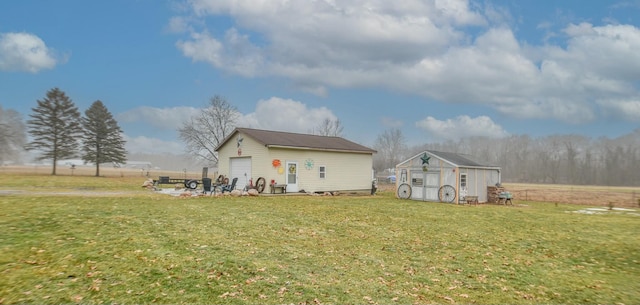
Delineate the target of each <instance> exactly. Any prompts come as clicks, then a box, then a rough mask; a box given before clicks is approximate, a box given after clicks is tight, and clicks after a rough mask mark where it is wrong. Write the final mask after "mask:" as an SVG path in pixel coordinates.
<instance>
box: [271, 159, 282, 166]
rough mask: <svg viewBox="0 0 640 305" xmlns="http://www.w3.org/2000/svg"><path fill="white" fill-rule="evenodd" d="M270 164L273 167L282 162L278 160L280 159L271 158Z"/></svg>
mask: <svg viewBox="0 0 640 305" xmlns="http://www.w3.org/2000/svg"><path fill="white" fill-rule="evenodd" d="M271 165H273V167H280V165H282V163H281V162H280V159H273V161H271Z"/></svg>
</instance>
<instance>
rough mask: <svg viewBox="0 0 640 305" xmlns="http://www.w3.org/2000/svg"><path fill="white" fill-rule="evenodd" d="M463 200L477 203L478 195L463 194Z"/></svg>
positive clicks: (468, 202)
mask: <svg viewBox="0 0 640 305" xmlns="http://www.w3.org/2000/svg"><path fill="white" fill-rule="evenodd" d="M464 200H465V201H466V202H467V204H469V205H470V204H472V203H473V204H475V205H477V204H478V196H464Z"/></svg>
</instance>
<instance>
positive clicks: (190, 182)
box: [185, 180, 198, 190]
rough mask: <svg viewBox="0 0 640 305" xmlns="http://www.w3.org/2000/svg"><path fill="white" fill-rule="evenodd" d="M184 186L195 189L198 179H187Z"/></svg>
mask: <svg viewBox="0 0 640 305" xmlns="http://www.w3.org/2000/svg"><path fill="white" fill-rule="evenodd" d="M185 186H186V187H187V188H188V189H192V190H195V189H197V188H198V181H196V180H189V181H187V183H186V184H185Z"/></svg>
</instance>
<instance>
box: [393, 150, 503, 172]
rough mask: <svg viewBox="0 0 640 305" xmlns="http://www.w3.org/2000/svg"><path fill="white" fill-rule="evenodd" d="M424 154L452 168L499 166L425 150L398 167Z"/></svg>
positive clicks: (455, 154)
mask: <svg viewBox="0 0 640 305" xmlns="http://www.w3.org/2000/svg"><path fill="white" fill-rule="evenodd" d="M424 153H428V154H430V155H432V156H435V157H437V158H439V159H442V160H444V161H445V162H448V163H451V164H452V165H454V166H457V167H474V168H492V169H499V168H500V167H499V166H496V165H487V164H481V163H478V162H476V161H474V160H471V159H470V158H471V157H466V156H465V155H462V154H457V153H452V152H442V151H435V150H426V151H423V152H421V153H419V154H417V155H415V156H413V157H411V158H409V159H408V160H406V161H404V162H402V163H400V164H398V165H402V164H403V163H406V162H409V161H411V160H413V159H414V158H416V157H418V156H420V155H422V154H424Z"/></svg>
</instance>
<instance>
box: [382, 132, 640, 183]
mask: <svg viewBox="0 0 640 305" xmlns="http://www.w3.org/2000/svg"><path fill="white" fill-rule="evenodd" d="M405 143H406V139H405V138H404V137H403V135H402V132H401V131H400V130H398V129H390V130H387V131H385V132H384V133H382V134H381V135H379V136H378V138H377V140H376V144H375V145H374V148H375V149H376V150H378V154H377V155H376V156H375V157H374V166H375V168H376V170H377V171H383V170H384V169H386V168H394V167H395V165H396V164H398V163H400V162H402V161H404V160H406V159H408V158H410V157H412V156H414V155H416V154H418V153H420V152H422V151H425V150H433V151H444V152H453V153H459V154H463V155H466V156H467V157H468V158H469V159H472V160H475V161H476V162H479V163H481V164H486V165H497V166H500V167H501V168H502V180H503V181H504V182H522V183H554V184H555V183H559V184H579V185H611V186H613V185H615V186H638V185H640V129H636V130H634V131H632V132H631V133H629V134H627V135H624V136H621V137H618V138H614V139H610V138H606V137H601V138H597V139H591V138H589V137H585V136H582V135H550V136H545V137H538V138H534V137H530V136H528V135H513V136H509V137H506V138H490V137H469V138H463V139H460V140H457V141H446V142H439V143H428V144H423V145H417V146H413V147H407V145H406V144H405Z"/></svg>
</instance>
